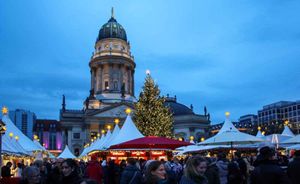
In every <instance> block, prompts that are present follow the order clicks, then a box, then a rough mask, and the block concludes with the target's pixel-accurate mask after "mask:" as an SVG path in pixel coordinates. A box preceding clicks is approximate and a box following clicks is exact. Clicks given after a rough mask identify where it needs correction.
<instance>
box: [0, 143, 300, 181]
mask: <svg viewBox="0 0 300 184" xmlns="http://www.w3.org/2000/svg"><path fill="white" fill-rule="evenodd" d="M278 158H279V157H276V153H275V151H274V150H273V149H272V148H270V147H263V148H261V149H260V150H259V153H258V155H257V157H255V158H253V157H246V156H243V155H242V154H241V153H240V152H235V154H234V156H232V158H231V160H228V159H227V157H226V154H225V153H219V154H218V155H217V157H202V156H198V155H196V156H191V157H187V158H185V159H181V160H179V159H177V158H176V157H175V158H173V159H172V160H169V161H164V160H147V161H146V160H143V159H140V160H137V159H135V158H128V159H127V160H126V161H125V160H124V161H122V162H120V163H119V164H116V162H115V160H107V161H106V160H103V161H101V162H99V161H98V160H97V158H96V157H95V156H92V158H91V161H89V162H87V163H84V162H83V161H76V160H73V159H57V160H55V161H54V162H52V163H51V162H49V161H47V160H44V161H42V160H36V161H34V162H33V163H32V165H30V166H26V167H24V165H22V164H18V166H17V167H16V168H15V169H11V167H12V163H11V162H8V163H7V164H6V165H5V166H3V167H2V172H1V175H2V177H11V176H12V175H13V174H12V172H14V173H15V176H20V177H21V180H20V183H21V184H269V183H270V184H277V183H278V184H299V183H300V173H299V171H300V151H295V153H294V156H293V158H290V159H283V158H282V157H281V158H280V159H278Z"/></svg>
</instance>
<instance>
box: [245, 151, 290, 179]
mask: <svg viewBox="0 0 300 184" xmlns="http://www.w3.org/2000/svg"><path fill="white" fill-rule="evenodd" d="M258 157H259V159H260V161H259V163H258V164H257V166H256V167H255V169H254V171H253V172H252V174H251V177H250V181H251V184H267V183H272V184H289V183H290V181H289V178H288V177H287V174H286V173H285V172H284V171H283V170H282V169H281V167H279V166H278V165H277V163H276V161H275V151H274V150H273V149H271V148H270V147H268V146H265V147H262V148H261V149H260V150H259V155H258Z"/></svg>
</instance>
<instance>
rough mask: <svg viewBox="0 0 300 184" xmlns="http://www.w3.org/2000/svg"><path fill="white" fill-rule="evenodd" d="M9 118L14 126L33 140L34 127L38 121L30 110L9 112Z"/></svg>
mask: <svg viewBox="0 0 300 184" xmlns="http://www.w3.org/2000/svg"><path fill="white" fill-rule="evenodd" d="M9 118H10V119H11V120H12V122H14V124H15V125H16V126H17V127H18V128H19V129H20V130H21V131H22V132H23V133H24V134H25V135H26V136H27V137H29V138H30V139H33V133H32V130H33V125H34V124H35V121H36V115H35V113H33V112H30V111H29V110H24V109H16V110H14V111H9Z"/></svg>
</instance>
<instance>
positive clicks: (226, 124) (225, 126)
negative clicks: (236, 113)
mask: <svg viewBox="0 0 300 184" xmlns="http://www.w3.org/2000/svg"><path fill="white" fill-rule="evenodd" d="M226 131H237V132H239V130H238V129H237V128H235V126H234V125H233V124H232V122H231V121H230V120H229V118H226V119H225V122H224V124H223V126H222V128H221V129H220V131H219V132H218V133H217V134H220V133H223V132H226Z"/></svg>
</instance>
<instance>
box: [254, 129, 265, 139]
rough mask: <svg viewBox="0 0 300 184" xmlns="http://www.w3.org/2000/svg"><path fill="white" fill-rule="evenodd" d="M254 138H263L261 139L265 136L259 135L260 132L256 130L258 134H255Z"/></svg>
mask: <svg viewBox="0 0 300 184" xmlns="http://www.w3.org/2000/svg"><path fill="white" fill-rule="evenodd" d="M255 137H259V138H263V137H265V136H264V135H263V134H262V133H261V131H260V130H258V132H257V134H256V136H255Z"/></svg>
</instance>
